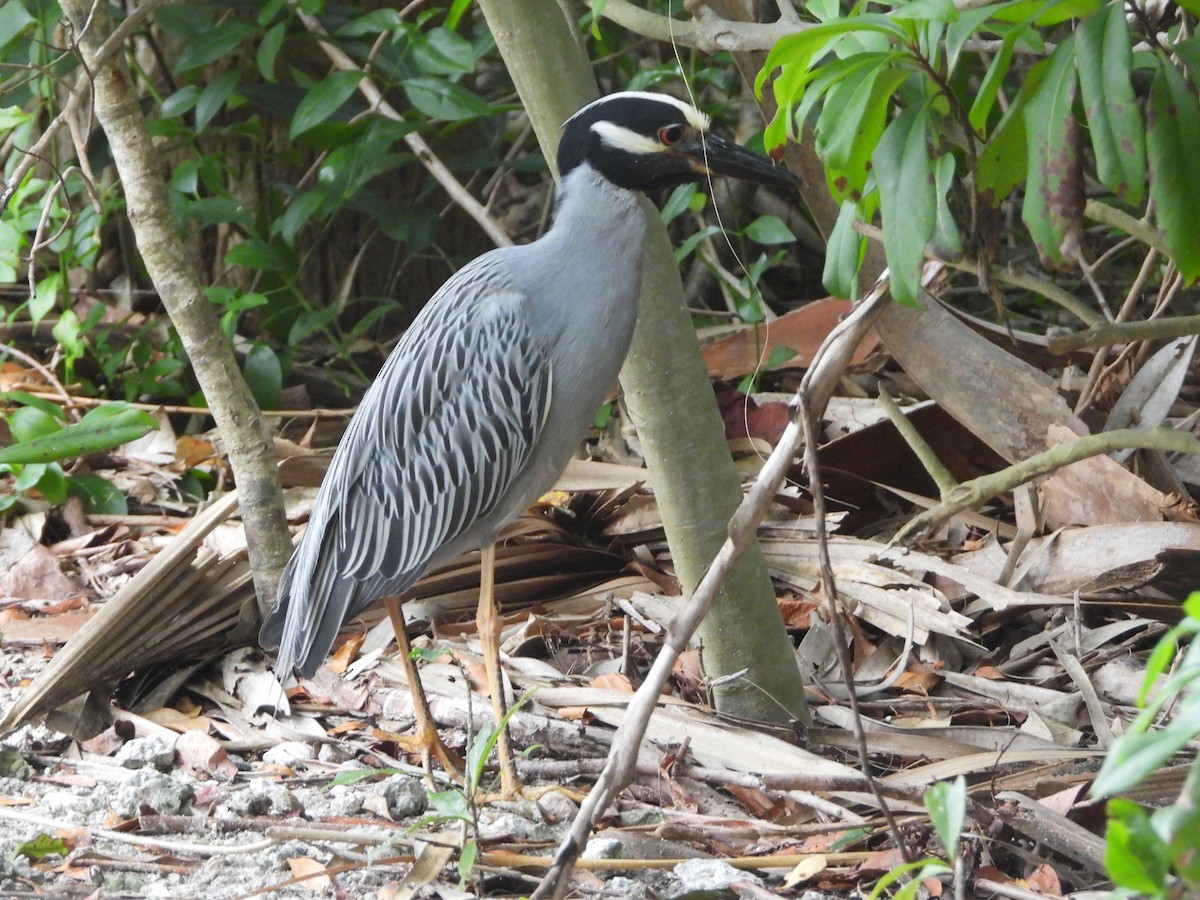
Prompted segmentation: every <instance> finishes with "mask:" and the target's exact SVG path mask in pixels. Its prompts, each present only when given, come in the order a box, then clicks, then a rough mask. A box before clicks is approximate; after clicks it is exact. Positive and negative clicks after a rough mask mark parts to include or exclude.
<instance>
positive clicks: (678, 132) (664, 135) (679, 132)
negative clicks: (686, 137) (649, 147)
mask: <svg viewBox="0 0 1200 900" xmlns="http://www.w3.org/2000/svg"><path fill="white" fill-rule="evenodd" d="M683 133H684V127H683V126H682V125H668V126H667V127H666V128H660V129H659V130H658V139H659V140H660V141H662V142H663V143H664V144H666V145H667V146H668V147H670V146H671V145H672V144H678V143H679V142H680V141H681V140H683Z"/></svg>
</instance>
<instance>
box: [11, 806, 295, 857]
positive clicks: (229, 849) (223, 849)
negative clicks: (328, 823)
mask: <svg viewBox="0 0 1200 900" xmlns="http://www.w3.org/2000/svg"><path fill="white" fill-rule="evenodd" d="M0 819H7V820H8V821H10V822H23V823H25V824H26V825H34V826H36V827H38V828H45V829H48V830H49V831H50V832H51V833H53V832H56V831H57V830H58V829H60V828H62V822H61V821H60V820H56V819H47V818H44V817H42V816H35V815H32V814H31V813H23V812H18V811H17V810H15V809H5V808H3V807H0ZM87 829H88V833H89V834H91V836H92V837H93V838H94V839H97V838H98V839H100V840H106V841H116V842H117V843H121V844H131V845H133V846H135V847H152V848H155V849H159V850H166V851H167V852H169V853H190V854H192V855H194V856H232V855H234V854H239V853H261V852H262V851H263V850H266V849H268V848H270V847H273V846H274V845H275V843H276V842H275V840H273V839H270V838H268V839H266V840H261V841H255V842H253V843H250V844H232V845H222V844H196V843H193V842H191V841H163V840H159V839H158V838H148V837H141V836H140V835H136V834H124V833H122V832H120V831H109V830H108V829H107V828H92V827H91V826H87Z"/></svg>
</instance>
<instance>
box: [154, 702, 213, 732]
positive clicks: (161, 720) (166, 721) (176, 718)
mask: <svg viewBox="0 0 1200 900" xmlns="http://www.w3.org/2000/svg"><path fill="white" fill-rule="evenodd" d="M143 715H144V716H145V717H146V718H147V719H149V720H150V721H151V722H154V723H155V724H156V725H162V726H163V727H164V728H170V729H171V730H172V731H178V732H180V733H183V732H185V731H199V732H200V733H201V734H208V729H209V728H210V727H211V725H212V723H211V722H210V721H209V719H208V717H207V716H202V715H200V710H199V709H198V708H197V709H196V710H195V712H192V713H185V712H180V711H179V710H177V709H172V708H171V707H169V706H163V707H159V708H158V709H152V710H150V711H149V712H146V713H143Z"/></svg>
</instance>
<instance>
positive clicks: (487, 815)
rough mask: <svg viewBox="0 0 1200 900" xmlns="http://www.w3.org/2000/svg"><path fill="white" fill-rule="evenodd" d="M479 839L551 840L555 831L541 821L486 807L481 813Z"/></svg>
mask: <svg viewBox="0 0 1200 900" xmlns="http://www.w3.org/2000/svg"><path fill="white" fill-rule="evenodd" d="M478 837H479V839H480V840H481V841H497V840H502V839H504V838H511V839H515V840H524V841H550V840H553V839H554V832H553V831H552V830H551V829H550V828H548V827H547V826H545V825H543V824H542V823H541V822H531V821H530V820H529V819H527V818H525V817H524V816H519V815H517V814H516V813H510V812H497V811H495V810H492V809H484V810H481V811H480V814H479V835H478Z"/></svg>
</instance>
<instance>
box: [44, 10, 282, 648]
mask: <svg viewBox="0 0 1200 900" xmlns="http://www.w3.org/2000/svg"><path fill="white" fill-rule="evenodd" d="M62 8H63V11H64V12H65V13H66V14H67V16H68V17H69V18H70V20H71V22H72V23H73V27H74V30H75V40H76V43H77V45H78V47H79V51H80V53H81V54H82V56H83V60H84V62H85V63H86V64H87V69H88V71H82V70H81V72H80V77H83V78H86V77H89V73H90V77H91V78H92V79H93V82H92V91H93V94H94V97H95V111H96V118H97V119H98V120H99V122H100V125H101V127H102V128H103V129H104V132H105V134H106V135H107V137H108V144H109V148H110V150H111V151H112V155H113V161H114V162H115V163H116V167H117V173H118V175H119V176H120V179H121V188H122V191H123V193H124V196H125V203H126V209H127V211H128V215H129V222H130V225H132V227H133V233H134V237H135V239H136V241H137V246H138V251H139V252H140V253H141V256H142V261H143V262H144V263H145V265H146V271H147V272H148V273H149V275H150V279H151V281H153V283H154V287H155V289H156V290H157V291H158V294H159V296H160V297H161V298H162V302H163V305H164V306H165V307H166V309H167V312H168V313H169V314H170V316H171V321H172V322H173V323H174V325H175V329H176V331H177V332H178V333H179V338H180V340H181V341H182V342H183V346H184V349H185V350H186V351H187V355H188V358H189V360H190V361H191V363H192V368H193V370H194V371H195V373H196V380H197V381H198V382H199V383H200V387H201V389H202V390H203V391H204V397H205V400H206V401H207V403H208V406H209V409H210V410H211V411H212V415H213V418H214V419H215V420H216V423H217V428H218V429H219V430H220V433H221V437H222V439H223V440H224V442H225V446H226V449H227V452H228V454H229V462H230V465H231V466H232V467H233V473H234V477H235V478H236V479H237V487H238V499H239V505H240V507H241V516H242V522H243V524H244V526H245V529H246V543H247V545H248V548H249V553H250V565H251V567H252V568H253V571H254V585H255V589H256V591H257V594H258V605H259V609H258V610H253V609H250V610H244V611H243V617H244V622H243V625H242V626H241V627H239V632H241V631H243V630H244V631H245V633H246V635H247V636H248V637H251V638H253V635H254V634H256V632H257V613H259V612H261V611H262V610H264V609H265V608H266V607H267V606H269V605H270V604H271V603H273V602H274V600H275V594H276V593H277V592H278V587H279V577H280V575H281V574H282V572H283V567H284V565H286V563H287V560H288V558H289V557H290V556H291V553H292V542H291V539H290V537H289V536H288V530H287V519H286V517H285V516H284V511H283V494H282V492H281V490H280V486H279V472H278V469H277V468H276V462H277V461H276V458H275V451H274V448H273V446H272V443H271V433H270V430H269V429H268V427H267V425H266V423H265V422H264V420H263V417H262V414H261V412H260V411H259V409H258V405H257V404H256V403H255V402H254V398H253V396H252V395H251V393H250V389H249V388H248V387H247V385H246V381H245V379H244V378H243V377H242V373H241V371H240V370H239V369H238V365H237V360H236V359H235V358H234V355H233V348H232V347H230V345H229V342H228V341H227V340H226V339H225V336H224V334H223V333H222V331H221V327H220V321H219V319H218V316H217V310H216V307H215V306H213V304H212V303H210V302H209V300H208V298H207V297H205V296H204V291H203V288H202V286H201V284H200V281H199V279H198V278H197V276H196V273H195V272H194V271H193V269H192V268H191V267H190V266H189V265H188V262H187V260H188V254H187V252H186V250H185V247H184V244H183V240H182V238H181V237H180V234H179V231H178V228H177V226H176V224H175V221H174V219H173V218H172V215H171V209H170V206H169V205H168V202H167V189H166V181H165V179H164V173H163V171H162V161H161V157H160V156H159V155H158V154H157V153H156V152H155V149H154V146H153V144H152V143H151V141H150V134H149V132H148V131H147V130H146V120H145V118H144V117H143V116H142V112H141V106H140V99H141V98H140V97H138V95H137V93H136V91H135V90H134V88H133V84H134V80H133V77H132V75H131V73H130V71H129V68H128V66H127V65H126V64H125V60H124V57H123V56H122V54H121V52H117V53H113V54H112V55H111V57H110V58H109V59H101V58H99V50H100V47H101V45H102V44H103V42H104V39H105V38H106V37H107V36H108V35H109V33H110V32H111V31H112V21H111V19H110V18H109V14H108V8H107V6H105V5H104V4H103V3H101V4H94V3H92V2H90V0H63V3H62Z"/></svg>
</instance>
